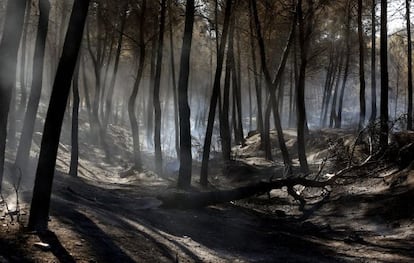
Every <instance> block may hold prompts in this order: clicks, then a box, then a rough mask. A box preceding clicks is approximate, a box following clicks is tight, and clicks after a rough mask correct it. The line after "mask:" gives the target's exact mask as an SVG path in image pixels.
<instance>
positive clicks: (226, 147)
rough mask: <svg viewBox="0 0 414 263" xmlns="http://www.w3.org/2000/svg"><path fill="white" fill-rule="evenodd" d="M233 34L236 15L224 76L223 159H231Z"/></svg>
mask: <svg viewBox="0 0 414 263" xmlns="http://www.w3.org/2000/svg"><path fill="white" fill-rule="evenodd" d="M233 36H234V15H232V17H231V25H230V32H229V36H228V38H229V39H228V43H229V44H228V45H227V56H226V69H225V73H224V74H225V76H224V89H223V102H222V106H221V111H220V113H219V116H220V137H221V152H222V156H223V160H225V161H229V160H230V156H231V132H230V125H229V106H230V81H231V80H230V77H231V74H232V73H231V69H232V66H231V63H232V59H231V57H232V56H233Z"/></svg>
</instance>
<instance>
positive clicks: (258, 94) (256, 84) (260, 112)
mask: <svg viewBox="0 0 414 263" xmlns="http://www.w3.org/2000/svg"><path fill="white" fill-rule="evenodd" d="M249 20H250V21H249V26H250V34H249V40H250V51H251V56H252V64H253V79H254V87H255V91H256V101H257V102H256V103H257V120H256V127H257V128H256V129H257V131H258V132H259V133H260V140H261V144H263V138H264V129H263V110H262V108H263V105H262V91H261V87H260V85H259V77H258V74H259V73H258V71H257V64H256V45H255V41H254V25H253V19H252V18H250V19H249Z"/></svg>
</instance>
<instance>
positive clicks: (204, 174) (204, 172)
mask: <svg viewBox="0 0 414 263" xmlns="http://www.w3.org/2000/svg"><path fill="white" fill-rule="evenodd" d="M231 7H232V0H227V1H226V9H225V11H224V24H223V33H222V36H221V41H220V46H219V49H218V52H217V66H216V72H215V77H214V84H213V94H212V95H211V101H210V109H209V112H208V120H207V128H206V136H205V138H204V145H203V160H202V163H201V171H200V184H201V185H203V186H206V185H207V184H208V162H209V159H210V147H211V137H212V135H213V126H214V119H215V115H216V108H217V100H218V98H219V94H220V80H221V73H222V69H223V60H224V49H225V46H226V39H227V33H228V30H229V22H230V16H231Z"/></svg>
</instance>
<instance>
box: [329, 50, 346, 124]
mask: <svg viewBox="0 0 414 263" xmlns="http://www.w3.org/2000/svg"><path fill="white" fill-rule="evenodd" d="M341 49H342V47H341ZM340 53H341V54H340V59H339V66H338V67H339V68H338V74H337V75H338V77H337V78H336V83H335V89H334V94H333V97H332V106H331V114H330V117H329V127H330V128H333V127H334V126H335V125H336V123H337V122H338V116H337V115H336V113H337V110H336V108H337V106H336V104H337V102H338V93H339V83H340V82H341V74H342V68H343V62H344V61H343V60H344V59H343V58H344V53H343V51H341V52H340Z"/></svg>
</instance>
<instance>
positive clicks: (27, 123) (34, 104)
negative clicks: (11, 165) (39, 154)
mask: <svg viewBox="0 0 414 263" xmlns="http://www.w3.org/2000/svg"><path fill="white" fill-rule="evenodd" d="M39 7H40V9H39V10H40V16H39V23H38V26H37V36H36V45H35V52H34V57H33V72H32V85H31V90H30V95H29V101H28V104H27V109H26V113H25V116H24V122H23V129H22V134H21V136H20V143H19V147H18V149H17V155H16V165H17V166H18V167H20V169H22V170H23V169H24V168H25V167H27V164H28V160H29V156H30V146H31V144H32V138H33V132H34V127H35V122H36V114H37V109H38V107H39V101H40V96H41V93H42V84H43V68H44V57H45V47H46V37H47V31H48V27H49V12H50V2H49V0H40V1H39Z"/></svg>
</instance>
